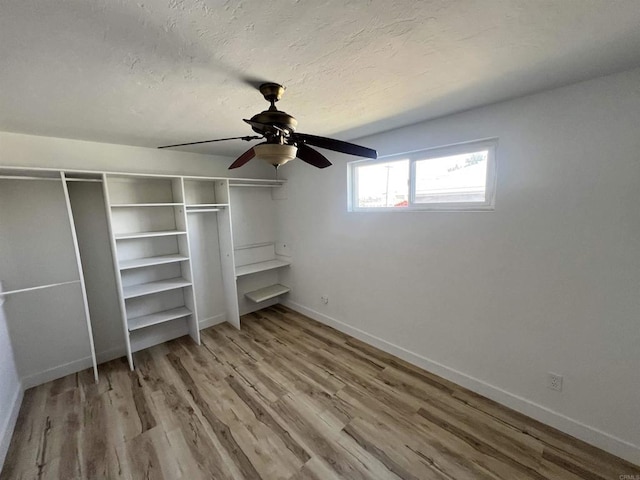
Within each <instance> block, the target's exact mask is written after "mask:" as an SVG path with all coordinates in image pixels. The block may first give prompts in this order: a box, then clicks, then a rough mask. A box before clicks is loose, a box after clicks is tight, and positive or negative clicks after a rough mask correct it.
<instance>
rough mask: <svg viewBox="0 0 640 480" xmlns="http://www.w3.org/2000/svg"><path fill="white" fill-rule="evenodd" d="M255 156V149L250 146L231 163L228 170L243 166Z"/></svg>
mask: <svg viewBox="0 0 640 480" xmlns="http://www.w3.org/2000/svg"><path fill="white" fill-rule="evenodd" d="M255 156H256V151H255V150H254V149H253V147H251V148H250V149H249V150H247V151H246V152H244V153H243V154H242V155H240V156H239V157H238V158H237V159H236V161H235V162H233V163H232V164H231V166H230V167H229V170H231V169H233V168H238V167H241V166H243V165H244V164H245V163H247V162H248V161H249V160H251V159H252V158H253V157H255Z"/></svg>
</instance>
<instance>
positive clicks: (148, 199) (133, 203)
mask: <svg viewBox="0 0 640 480" xmlns="http://www.w3.org/2000/svg"><path fill="white" fill-rule="evenodd" d="M104 188H105V199H106V201H107V204H108V207H109V208H108V213H107V216H108V218H109V224H110V229H111V235H112V251H113V260H114V268H115V269H116V272H117V284H118V287H119V291H120V292H119V293H120V308H121V315H122V324H123V327H124V332H125V338H126V351H127V358H128V360H129V365H130V367H131V369H133V367H134V365H133V355H132V353H133V352H134V351H137V350H140V349H142V348H146V347H149V346H151V345H153V344H155V343H161V342H162V341H165V337H166V335H165V333H166V332H170V331H172V330H173V328H174V327H168V328H167V327H166V324H167V323H169V322H182V324H184V323H185V322H186V325H187V327H188V332H189V335H190V336H191V338H192V339H193V341H194V342H196V343H197V344H200V332H199V330H200V329H199V326H198V316H197V312H196V308H195V304H196V303H195V297H194V292H193V272H192V269H191V257H190V253H189V240H188V235H189V234H188V231H187V217H186V208H185V195H184V193H185V192H184V180H183V179H182V178H181V177H175V178H162V177H146V176H131V175H126V176H125V175H107V174H105V176H104ZM163 327H164V328H163Z"/></svg>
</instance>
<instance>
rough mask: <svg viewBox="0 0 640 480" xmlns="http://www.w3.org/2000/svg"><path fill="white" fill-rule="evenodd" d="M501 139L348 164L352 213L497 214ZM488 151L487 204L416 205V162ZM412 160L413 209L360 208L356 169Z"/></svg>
mask: <svg viewBox="0 0 640 480" xmlns="http://www.w3.org/2000/svg"><path fill="white" fill-rule="evenodd" d="M497 148H498V139H497V138H491V139H485V140H474V141H471V142H465V143H457V144H454V145H447V146H443V147H434V148H428V149H425V150H416V151H413V152H407V153H401V154H393V155H386V156H384V157H380V158H378V159H376V160H369V159H365V160H355V161H353V162H349V163H348V164H347V186H348V189H349V192H348V195H347V199H348V205H347V207H348V211H349V212H424V211H427V212H481V211H492V210H495V197H496V150H497ZM480 150H486V151H487V152H488V154H487V178H486V181H485V185H486V190H485V200H484V202H440V203H416V202H415V198H416V162H418V161H421V160H429V159H432V158H440V157H447V156H451V155H460V154H465V153H473V152H477V151H480ZM407 159H408V160H409V206H407V207H358V182H357V173H356V169H357V167H359V166H363V165H375V164H378V163H388V162H392V161H394V160H407Z"/></svg>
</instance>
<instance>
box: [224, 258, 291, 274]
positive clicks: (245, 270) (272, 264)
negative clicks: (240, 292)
mask: <svg viewBox="0 0 640 480" xmlns="http://www.w3.org/2000/svg"><path fill="white" fill-rule="evenodd" d="M289 265H291V262H286V261H284V260H267V261H266V262H259V263H250V264H249V265H242V266H241V267H236V277H242V276H244V275H251V274H253V273H258V272H265V271H267V270H273V269H275V268H282V267H288V266H289Z"/></svg>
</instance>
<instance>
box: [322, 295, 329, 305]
mask: <svg viewBox="0 0 640 480" xmlns="http://www.w3.org/2000/svg"><path fill="white" fill-rule="evenodd" d="M320 301H321V302H322V303H324V304H325V305H326V304H327V303H329V296H328V295H323V296H321V297H320Z"/></svg>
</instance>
